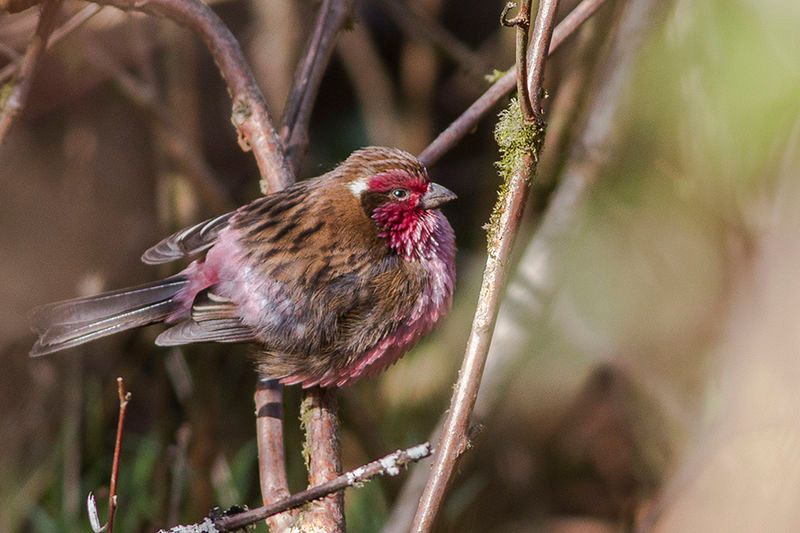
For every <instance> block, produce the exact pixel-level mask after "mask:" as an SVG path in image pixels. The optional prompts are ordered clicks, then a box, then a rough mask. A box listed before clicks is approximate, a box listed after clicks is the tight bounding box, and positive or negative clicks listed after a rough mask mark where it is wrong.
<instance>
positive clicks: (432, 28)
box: [380, 0, 490, 80]
mask: <svg viewBox="0 0 800 533" xmlns="http://www.w3.org/2000/svg"><path fill="white" fill-rule="evenodd" d="M380 3H381V4H383V6H384V7H385V8H386V12H387V13H389V15H390V16H391V17H392V18H393V19H394V21H395V22H396V23H397V25H398V26H399V27H400V29H402V30H403V31H404V32H406V33H408V34H409V35H411V36H413V37H415V38H418V39H421V40H424V41H427V42H429V43H430V44H431V45H433V47H434V48H436V49H437V50H439V51H440V52H442V53H443V54H444V55H445V56H446V57H449V58H450V59H452V60H453V61H454V62H455V63H456V64H457V65H458V66H459V68H460V69H461V70H463V71H464V72H467V73H468V74H470V75H471V76H472V77H473V78H476V79H479V80H483V77H484V75H485V74H486V73H487V72H489V71H490V68H489V64H488V63H487V62H486V61H485V60H484V59H483V58H482V57H481V56H480V54H478V53H477V52H475V51H473V50H472V49H470V48H469V47H468V46H467V45H465V44H464V43H462V42H461V41H460V40H459V39H458V38H457V37H455V36H454V35H453V34H452V33H450V32H449V31H447V30H446V29H445V28H444V27H443V26H441V25H440V24H438V23H437V22H436V21H435V20H434V19H432V18H431V17H429V16H425V15H422V14H420V13H417V12H416V11H415V10H414V9H413V8H412V7H411V6H409V5H408V4H407V3H406V2H403V1H400V0H380Z"/></svg>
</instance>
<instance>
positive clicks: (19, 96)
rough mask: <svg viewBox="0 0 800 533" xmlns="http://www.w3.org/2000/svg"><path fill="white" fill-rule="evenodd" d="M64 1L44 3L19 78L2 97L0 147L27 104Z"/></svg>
mask: <svg viewBox="0 0 800 533" xmlns="http://www.w3.org/2000/svg"><path fill="white" fill-rule="evenodd" d="M62 1H63V0H44V2H43V3H42V7H41V14H40V15H39V23H38V25H37V26H36V33H35V34H34V35H33V39H31V42H30V44H29V45H28V49H27V50H26V51H25V56H24V57H23V58H22V61H20V62H19V68H18V70H17V75H16V77H15V79H13V80H12V81H11V82H10V83H11V87H10V90H8V94H7V95H6V96H5V97H3V98H0V144H2V143H3V141H4V140H5V138H6V135H8V130H9V129H11V124H12V123H13V122H14V119H15V118H16V117H17V115H18V114H19V112H20V111H22V108H23V107H24V106H25V101H26V100H27V99H28V94H29V93H30V91H31V84H32V83H33V76H34V74H35V73H36V67H37V65H38V64H39V60H40V59H41V57H42V54H44V51H45V50H46V48H47V40H48V39H49V38H50V33H52V31H53V28H55V24H56V19H57V18H58V13H59V11H61V4H62ZM2 92H6V89H5V88H4V90H3V91H2ZM2 92H0V94H2Z"/></svg>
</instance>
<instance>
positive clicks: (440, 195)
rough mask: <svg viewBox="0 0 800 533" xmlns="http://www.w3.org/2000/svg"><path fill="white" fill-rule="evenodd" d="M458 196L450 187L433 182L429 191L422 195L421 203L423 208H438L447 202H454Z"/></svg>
mask: <svg viewBox="0 0 800 533" xmlns="http://www.w3.org/2000/svg"><path fill="white" fill-rule="evenodd" d="M456 198H458V196H456V193H454V192H453V191H451V190H450V189H447V188H445V187H442V186H441V185H439V184H438V183H431V184H430V185H429V186H428V192H426V193H425V194H424V195H422V201H421V202H420V203H419V205H420V207H422V208H423V209H436V208H437V207H439V206H442V205H444V204H446V203H447V202H452V201H453V200H455V199H456Z"/></svg>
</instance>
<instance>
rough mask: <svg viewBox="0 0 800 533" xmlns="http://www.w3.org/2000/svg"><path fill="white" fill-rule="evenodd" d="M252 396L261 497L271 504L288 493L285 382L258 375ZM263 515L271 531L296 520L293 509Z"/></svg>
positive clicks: (285, 526)
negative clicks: (268, 516) (284, 404)
mask: <svg viewBox="0 0 800 533" xmlns="http://www.w3.org/2000/svg"><path fill="white" fill-rule="evenodd" d="M253 400H254V401H255V405H256V442H257V444H258V478H259V481H260V484H261V500H262V501H263V503H264V505H265V506H269V505H274V504H275V503H276V502H279V501H282V500H284V499H285V498H288V497H289V482H288V481H287V479H286V460H285V457H284V451H283V386H282V385H281V384H280V383H278V382H277V381H274V380H269V379H264V378H259V380H258V383H257V384H256V392H255V397H254V398H253ZM287 509H289V508H288V507H287ZM279 512H280V511H279ZM264 518H266V519H267V524H268V525H269V527H270V531H274V532H276V533H277V532H280V531H286V530H287V529H288V528H289V527H290V526H291V524H292V522H293V521H294V518H293V515H292V513H283V514H277V512H276V513H275V514H273V515H271V517H270V518H267V516H265V517H264Z"/></svg>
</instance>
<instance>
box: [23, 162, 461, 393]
mask: <svg viewBox="0 0 800 533" xmlns="http://www.w3.org/2000/svg"><path fill="white" fill-rule="evenodd" d="M455 197H456V196H455V194H453V193H452V192H450V191H449V190H447V189H445V188H444V187H442V186H440V185H437V184H435V183H431V182H430V180H429V179H428V175H427V171H426V170H425V168H424V167H423V166H422V164H421V163H420V162H419V161H418V160H417V159H416V158H414V157H413V156H412V155H410V154H408V153H406V152H403V151H400V150H396V149H390V148H379V147H370V148H364V149H362V150H358V151H356V152H354V153H353V154H352V155H351V156H350V157H348V158H347V159H346V160H345V161H344V162H343V163H341V164H340V165H339V166H338V167H337V168H336V169H334V170H332V171H331V172H329V173H327V174H325V175H323V176H320V177H318V178H314V179H309V180H306V181H303V182H301V183H298V184H296V185H294V186H292V187H289V188H287V189H285V190H283V191H280V192H277V193H274V194H270V195H269V196H265V197H263V198H259V199H258V200H255V201H254V202H251V203H249V204H247V205H245V206H243V207H241V208H239V209H237V210H235V211H233V212H231V213H227V214H225V215H222V216H219V217H217V218H214V219H211V220H208V221H206V222H203V223H201V224H198V225H196V226H193V227H191V228H188V229H185V230H183V231H181V232H178V233H176V234H174V235H172V236H170V237H168V238H166V239H164V240H163V241H161V242H160V243H158V244H157V245H155V246H154V247H152V248H150V249H149V250H147V251H146V252H145V253H144V255H143V256H142V260H143V261H144V262H145V263H149V264H157V263H165V262H168V261H173V260H176V259H181V258H185V257H191V256H194V255H197V254H200V253H202V252H205V257H204V258H203V259H197V260H195V261H194V262H192V263H191V264H190V265H189V266H188V267H187V268H185V269H184V270H183V271H181V272H180V273H179V274H177V275H175V276H172V277H169V278H167V279H164V280H161V281H158V282H155V283H150V284H147V285H142V286H139V287H133V288H128V289H122V290H118V291H113V292H109V293H105V294H100V295H97V296H92V297H88V298H80V299H75V300H69V301H65V302H58V303H54V304H49V305H46V306H43V307H40V308H38V309H36V310H35V311H34V313H33V328H34V330H35V331H36V332H37V333H38V334H39V339H38V340H37V342H36V344H35V345H34V347H33V349H32V350H31V355H34V356H37V355H44V354H47V353H51V352H55V351H58V350H62V349H65V348H69V347H72V346H77V345H79V344H83V343H85V342H88V341H91V340H94V339H98V338H100V337H105V336H106V335H110V334H112V333H117V332H119V331H124V330H127V329H131V328H134V327H138V326H144V325H147V324H152V323H155V322H165V323H167V324H169V325H170V326H171V327H170V328H169V329H167V330H166V331H164V332H163V333H161V335H159V336H158V338H157V339H156V344H158V345H160V346H175V345H182V344H189V343H193V342H203V341H213V342H254V343H257V344H258V345H259V346H260V347H261V350H260V352H259V354H258V364H259V368H260V371H261V373H262V374H263V375H264V376H267V377H271V378H276V379H280V380H281V381H282V382H283V383H285V384H297V383H299V384H301V385H302V386H303V387H310V386H313V385H320V386H323V387H332V386H342V385H346V384H348V383H351V382H353V381H355V380H356V379H359V378H361V377H363V376H367V375H373V374H375V373H377V372H380V371H381V370H382V369H384V368H386V367H387V366H388V365H390V364H392V363H393V362H395V361H396V360H397V359H398V358H399V357H400V356H402V355H403V354H404V353H405V352H406V351H407V350H408V349H409V348H411V346H413V345H414V344H415V343H416V342H417V340H418V339H419V338H420V337H421V336H423V335H424V334H426V333H427V332H429V331H430V330H431V328H433V326H434V325H435V324H436V322H437V321H438V320H439V319H440V318H441V317H442V316H443V315H444V314H445V313H446V312H447V311H448V309H449V307H450V303H451V300H452V295H453V286H454V283H455V239H454V235H453V230H452V228H451V227H450V224H449V223H448V222H447V219H446V218H445V217H444V215H442V213H441V212H440V211H439V209H438V208H439V206H441V205H442V204H444V203H446V202H449V201H451V200H453V199H455Z"/></svg>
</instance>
